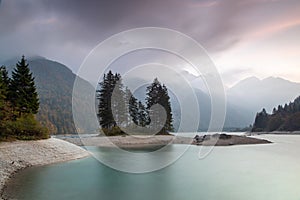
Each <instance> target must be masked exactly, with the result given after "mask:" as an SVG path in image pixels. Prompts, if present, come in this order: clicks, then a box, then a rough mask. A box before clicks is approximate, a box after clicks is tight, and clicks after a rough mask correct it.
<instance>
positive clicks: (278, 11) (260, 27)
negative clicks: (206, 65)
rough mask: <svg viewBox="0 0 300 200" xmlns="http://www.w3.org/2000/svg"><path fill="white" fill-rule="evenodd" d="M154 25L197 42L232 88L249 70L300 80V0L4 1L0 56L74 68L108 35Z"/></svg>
mask: <svg viewBox="0 0 300 200" xmlns="http://www.w3.org/2000/svg"><path fill="white" fill-rule="evenodd" d="M149 26H151V27H153V26H154V27H165V28H170V29H174V30H177V31H180V32H182V33H184V34H187V35H188V36H190V37H192V38H194V39H195V40H196V41H198V42H199V43H200V44H201V45H203V47H204V48H205V49H206V50H207V52H208V54H209V55H210V56H211V58H212V59H213V60H214V62H215V64H216V66H217V69H218V70H219V71H220V73H221V75H222V78H223V81H224V83H225V84H226V85H227V86H230V85H232V84H233V83H235V82H236V81H238V80H240V79H243V78H245V77H248V76H257V77H259V78H265V77H268V76H279V77H282V78H285V79H289V80H291V81H296V82H300V1H299V0H2V1H1V0H0V27H1V28H0V52H1V53H0V60H5V59H9V58H11V57H15V56H20V55H22V54H25V55H27V56H31V55H41V56H44V57H47V58H49V59H53V60H56V61H59V62H61V63H63V64H66V65H67V66H68V67H70V68H71V69H72V70H73V71H74V72H75V73H76V71H77V70H78V68H79V66H80V64H81V63H82V61H83V59H84V58H85V57H86V56H87V54H88V53H89V52H90V51H91V50H92V49H93V48H94V47H95V46H96V45H98V44H99V43H100V42H101V41H103V40H104V39H106V38H108V37H109V36H111V35H113V34H116V33H118V32H120V31H125V30H127V29H131V28H137V27H149ZM156 59H157V58H156ZM191 73H192V71H191Z"/></svg>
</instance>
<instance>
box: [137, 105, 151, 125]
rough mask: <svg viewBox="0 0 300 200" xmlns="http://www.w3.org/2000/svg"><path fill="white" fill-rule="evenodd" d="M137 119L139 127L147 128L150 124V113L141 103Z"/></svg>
mask: <svg viewBox="0 0 300 200" xmlns="http://www.w3.org/2000/svg"><path fill="white" fill-rule="evenodd" d="M137 118H138V125H139V126H142V127H145V126H146V125H147V124H148V123H149V117H148V111H147V110H146V107H145V106H144V104H143V103H142V102H141V101H139V102H138V114H137Z"/></svg>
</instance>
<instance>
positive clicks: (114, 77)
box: [97, 71, 173, 135]
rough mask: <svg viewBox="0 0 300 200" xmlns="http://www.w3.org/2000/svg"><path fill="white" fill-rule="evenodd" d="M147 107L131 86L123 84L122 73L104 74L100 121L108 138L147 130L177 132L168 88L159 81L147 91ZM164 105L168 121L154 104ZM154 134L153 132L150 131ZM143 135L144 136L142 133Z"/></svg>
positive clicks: (100, 91)
mask: <svg viewBox="0 0 300 200" xmlns="http://www.w3.org/2000/svg"><path fill="white" fill-rule="evenodd" d="M146 92H147V93H146V99H145V104H144V103H142V101H140V100H138V99H137V98H136V97H134V96H133V94H132V92H131V91H130V90H129V89H128V87H126V86H124V85H123V83H122V77H121V75H120V74H118V73H115V74H113V73H112V71H109V72H108V73H106V74H104V76H103V80H102V81H101V82H99V89H98V90H97V100H98V113H97V115H98V119H99V123H100V126H101V128H102V131H103V132H104V133H105V134H106V135H120V134H126V133H125V132H124V131H123V130H124V129H127V130H134V129H135V128H136V127H145V129H143V130H151V128H156V127H161V129H160V130H159V132H158V134H168V132H169V131H173V124H172V122H173V118H172V110H171V103H170V97H169V94H168V90H167V87H166V86H165V85H164V84H161V83H160V82H159V81H158V79H157V78H155V79H154V81H153V83H152V84H151V85H149V86H148V87H147V89H146ZM156 104H159V105H161V106H162V107H163V108H164V110H165V113H166V117H165V119H166V120H165V122H164V120H163V118H162V116H161V113H159V112H158V110H155V109H153V107H152V106H153V105H156ZM149 133H151V131H150V132H149ZM140 134H143V133H140Z"/></svg>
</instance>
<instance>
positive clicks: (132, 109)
mask: <svg viewBox="0 0 300 200" xmlns="http://www.w3.org/2000/svg"><path fill="white" fill-rule="evenodd" d="M129 93H130V97H129V103H128V107H129V115H130V118H131V119H132V121H133V122H134V123H135V124H136V125H139V116H138V114H139V113H138V112H139V110H138V102H137V99H136V98H135V97H134V96H133V95H132V94H131V92H130V91H129Z"/></svg>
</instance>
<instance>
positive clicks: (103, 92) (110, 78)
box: [97, 71, 115, 129]
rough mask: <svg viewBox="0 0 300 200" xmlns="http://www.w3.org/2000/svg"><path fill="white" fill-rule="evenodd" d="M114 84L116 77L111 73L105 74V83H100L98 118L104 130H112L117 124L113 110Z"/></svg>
mask: <svg viewBox="0 0 300 200" xmlns="http://www.w3.org/2000/svg"><path fill="white" fill-rule="evenodd" d="M113 82H114V75H113V73H112V72H111V71H109V72H108V73H107V74H104V76H103V81H102V82H100V83H99V87H100V89H99V90H97V99H98V101H99V104H98V118H99V123H100V125H101V127H102V128H107V129H108V128H112V127H113V126H114V124H115V122H114V119H113V115H112V110H111V95H112V89H111V88H112V87H113V85H114V84H113Z"/></svg>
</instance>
